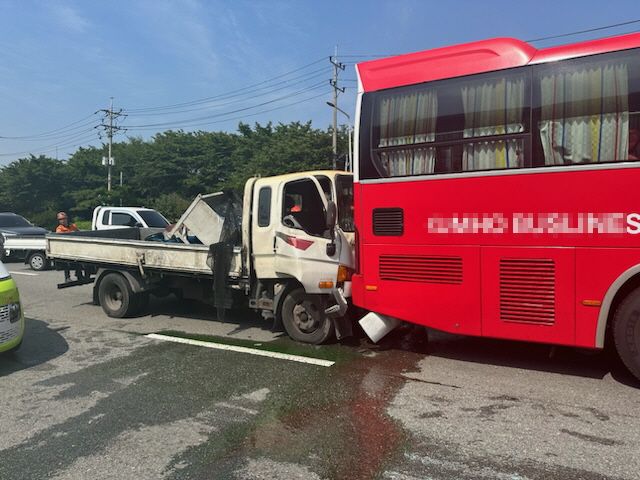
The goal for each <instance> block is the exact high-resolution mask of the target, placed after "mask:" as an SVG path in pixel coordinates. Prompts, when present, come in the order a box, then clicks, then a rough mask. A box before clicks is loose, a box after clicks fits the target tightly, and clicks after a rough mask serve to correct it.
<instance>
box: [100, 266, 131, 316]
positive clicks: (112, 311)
mask: <svg viewBox="0 0 640 480" xmlns="http://www.w3.org/2000/svg"><path fill="white" fill-rule="evenodd" d="M98 299H99V300H100V305H101V306H102V310H103V311H104V313H106V314H107V315H108V316H110V317H112V318H124V317H129V316H131V315H133V314H134V313H135V310H136V308H137V307H138V302H137V301H136V298H135V296H134V293H133V291H132V290H131V285H129V282H128V281H127V279H126V278H124V277H123V276H122V275H120V274H119V273H107V274H106V275H105V276H104V278H103V279H102V281H101V282H100V287H99V288H98Z"/></svg>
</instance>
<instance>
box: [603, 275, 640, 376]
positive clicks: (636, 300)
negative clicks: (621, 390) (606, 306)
mask: <svg viewBox="0 0 640 480" xmlns="http://www.w3.org/2000/svg"><path fill="white" fill-rule="evenodd" d="M609 334H610V338H611V340H612V341H613V345H615V349H616V352H617V354H618V356H619V357H620V360H621V361H622V363H623V364H624V365H625V367H627V370H629V371H630V372H631V373H632V374H633V376H634V377H636V378H637V379H638V380H640V286H639V285H636V286H635V288H634V289H633V290H631V291H630V292H628V293H627V294H626V295H624V297H623V298H622V299H621V300H620V302H619V303H618V305H617V306H616V308H615V310H614V311H613V317H612V321H611V326H610V328H609Z"/></svg>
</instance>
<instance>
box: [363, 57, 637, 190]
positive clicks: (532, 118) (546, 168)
mask: <svg viewBox="0 0 640 480" xmlns="http://www.w3.org/2000/svg"><path fill="white" fill-rule="evenodd" d="M604 56H610V57H616V56H619V57H621V58H624V57H626V58H633V57H634V56H635V57H636V58H640V48H639V47H634V48H629V49H623V50H614V51H611V52H604V53H597V54H593V55H584V56H580V57H572V58H567V59H565V60H559V61H554V62H545V63H539V64H535V63H534V64H528V65H524V66H521V67H515V68H509V69H503V70H496V71H492V72H484V73H479V74H472V75H465V76H461V77H453V78H447V79H442V80H436V81H431V82H424V83H420V84H415V85H409V86H401V87H397V88H390V89H384V90H377V91H372V92H365V93H363V96H362V99H361V112H360V113H361V115H360V118H361V120H360V140H359V142H360V143H359V150H360V155H359V156H358V157H359V158H358V178H357V180H358V181H360V182H365V183H374V182H375V183H377V182H378V181H381V180H382V181H384V183H387V182H393V181H407V180H414V179H418V180H425V179H429V178H433V177H435V178H466V177H476V176H485V175H511V174H522V173H544V172H558V171H567V170H568V171H577V170H598V169H611V168H634V167H636V168H637V167H640V161H637V160H617V161H616V160H610V161H605V162H584V163H572V164H564V165H545V164H542V165H540V164H536V162H535V159H534V157H533V155H534V154H542V153H541V152H540V151H541V150H542V146H541V143H540V131H539V127H538V122H539V120H540V117H541V114H540V104H539V103H540V102H539V97H540V95H539V93H536V92H537V89H538V88H539V86H540V84H539V78H540V72H544V71H545V70H547V71H548V70H553V69H557V70H558V71H560V69H562V67H563V66H564V65H575V64H579V63H583V62H584V63H588V62H589V59H597V57H604ZM608 60H609V59H606V58H605V59H603V60H601V61H602V62H606V61H608ZM594 61H596V62H597V60H594ZM638 63H639V64H640V60H639V61H638ZM513 70H523V71H525V72H527V75H525V76H526V78H527V81H528V85H527V86H526V88H527V89H528V94H529V95H528V97H529V98H528V106H527V107H525V108H528V118H527V122H528V130H527V129H525V131H524V132H522V133H518V134H505V135H499V136H492V137H489V136H487V137H475V138H477V139H478V141H486V140H489V139H493V140H495V139H500V140H507V139H512V138H517V137H519V136H520V137H522V138H525V152H526V154H527V156H526V157H525V162H524V165H523V166H522V167H517V168H514V167H512V168H492V169H483V170H466V171H455V172H438V171H434V172H432V173H426V174H425V173H420V174H414V175H402V176H390V175H386V174H385V175H383V174H382V173H381V168H379V166H376V160H375V159H374V157H373V155H374V150H381V148H373V142H374V129H375V127H374V121H375V113H376V110H375V105H376V98H377V97H378V95H380V94H381V93H382V92H393V91H410V89H411V88H414V89H419V88H420V87H422V86H424V85H435V86H437V84H438V83H442V82H447V83H452V84H454V83H455V82H457V81H464V80H465V79H469V78H474V77H480V76H486V75H494V76H495V75H501V74H503V73H504V72H509V71H513ZM632 94H636V95H638V96H640V88H639V89H638V90H637V91H635V90H631V89H630V91H629V97H631V96H632ZM638 107H639V108H638V110H637V111H635V110H633V111H632V110H631V106H630V107H629V115H630V116H631V115H637V116H638V117H640V105H639V106H638ZM437 135H438V131H437V128H436V140H435V141H433V142H423V143H420V144H405V145H398V146H393V147H382V149H384V150H386V151H392V149H400V150H402V149H410V148H428V147H433V148H438V147H442V146H446V145H449V144H451V145H453V144H461V143H470V142H469V139H461V140H452V141H450V142H438V141H437ZM495 137H499V138H495ZM363 153H364V156H365V157H366V159H367V164H366V165H365V164H364V163H363V155H362V154H363ZM372 173H375V174H376V176H372V175H371V174H372ZM363 174H364V175H363Z"/></svg>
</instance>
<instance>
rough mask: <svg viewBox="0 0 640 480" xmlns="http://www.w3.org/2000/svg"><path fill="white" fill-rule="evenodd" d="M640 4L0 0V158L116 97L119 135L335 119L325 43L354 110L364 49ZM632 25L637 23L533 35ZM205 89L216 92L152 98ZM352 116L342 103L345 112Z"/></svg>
mask: <svg viewBox="0 0 640 480" xmlns="http://www.w3.org/2000/svg"><path fill="white" fill-rule="evenodd" d="M636 5H637V3H636V2H633V1H616V2H602V1H587V0H583V1H562V2H561V1H559V0H555V1H548V0H542V1H536V2H514V1H454V0H451V1H448V2H430V1H417V0H416V1H413V0H411V1H410V0H407V1H402V0H397V1H374V0H371V1H364V0H361V1H351V2H350V1H346V0H343V1H340V2H337V1H331V0H325V1H322V2H320V1H303V0H299V1H294V0H291V1H280V0H276V1H243V0H235V1H227V2H224V1H215V0H211V1H205V0H183V1H179V0H175V1H167V0H129V1H120V0H115V1H114V0H110V1H106V2H98V1H92V2H90V1H70V0H67V1H65V0H60V1H53V0H52V1H29V0H21V1H18V0H0V59H1V60H0V137H27V138H23V139H10V138H0V165H3V164H7V163H8V162H10V161H12V160H15V159H17V158H20V157H24V156H26V155H27V152H32V153H34V154H40V153H44V154H46V155H48V156H52V157H55V156H56V147H57V155H58V157H59V158H61V159H64V158H67V157H68V155H69V154H70V153H72V152H73V151H75V150H76V149H77V147H78V146H79V145H101V140H100V139H99V138H98V137H97V129H95V128H93V127H94V126H95V125H97V124H98V123H99V121H100V117H99V116H98V115H93V114H94V112H95V111H96V110H98V109H102V108H106V107H107V106H108V104H109V98H110V97H114V108H115V109H122V110H123V112H125V113H128V114H129V116H127V117H126V118H123V119H121V123H120V124H121V125H122V126H123V127H128V128H129V130H128V131H127V132H126V133H124V134H123V135H120V136H118V137H116V140H123V139H124V138H125V136H126V135H129V136H141V137H143V138H149V137H150V136H152V135H153V134H154V133H157V132H160V131H164V130H167V129H169V128H173V129H177V128H181V127H182V128H183V129H184V130H187V131H189V130H226V131H235V130H236V127H237V124H238V122H239V121H240V120H242V121H245V122H247V123H251V124H253V123H254V122H260V123H266V122H267V121H269V120H272V121H274V122H289V121H293V120H300V121H307V120H312V121H313V125H314V126H315V127H318V128H326V127H327V126H329V125H330V123H331V109H330V108H329V107H328V106H327V105H326V103H325V102H326V101H327V100H331V98H332V97H331V89H330V87H329V83H328V80H329V78H330V76H331V65H330V64H329V61H328V56H329V55H331V54H332V53H333V50H334V46H335V45H336V44H337V45H338V53H339V56H340V57H341V58H340V59H341V60H342V61H343V62H345V63H347V66H346V70H345V71H344V72H341V74H340V78H341V85H342V86H346V87H347V91H346V92H345V94H343V95H341V96H340V100H339V105H340V107H341V108H343V109H344V110H345V111H347V112H348V113H349V114H351V115H352V113H353V110H354V106H355V85H356V84H355V82H354V81H353V79H355V73H354V67H353V64H354V63H355V62H356V61H361V60H365V59H367V58H371V56H372V55H381V54H388V53H389V54H394V53H406V52H411V51H418V50H424V49H428V48H434V47H438V46H444V45H450V44H455V43H461V42H467V41H474V40H480V39H484V38H491V37H497V36H512V37H516V38H520V39H523V40H527V39H532V38H539V37H544V36H548V35H555V34H561V33H565V32H574V31H578V30H583V29H589V28H593V27H599V26H603V25H610V24H615V23H621V22H625V21H630V20H635V19H637V18H640V13H636V12H637V11H638V9H637V8H635V6H636ZM614 7H615V8H614ZM635 30H640V24H634V25H627V26H625V27H619V28H615V29H611V30H605V31H602V32H595V33H590V34H586V35H577V36H574V37H569V38H566V39H556V40H551V41H546V42H538V43H536V44H535V45H536V46H537V47H540V48H542V47H545V46H550V45H554V44H560V43H571V42H573V41H579V40H581V39H584V38H596V37H599V36H606V35H611V34H614V33H626V32H630V31H635ZM252 85H253V87H251V86H252ZM245 87H249V88H245ZM210 97H218V98H213V99H211V100H209V101H207V102H199V103H193V104H189V105H185V106H182V107H176V108H171V109H167V108H164V109H157V108H156V107H164V106H172V105H176V104H181V103H188V102H192V101H196V100H200V99H204V98H210ZM145 109H146V110H145ZM149 109H150V110H149ZM259 112H264V113H259ZM193 119H199V120H193ZM346 121H347V120H346V118H344V117H342V116H341V118H340V122H341V123H343V122H346ZM158 124H159V125H158ZM147 125H150V126H148V127H147ZM52 131H53V132H52ZM47 132H52V133H47ZM42 133H45V135H41V134H42Z"/></svg>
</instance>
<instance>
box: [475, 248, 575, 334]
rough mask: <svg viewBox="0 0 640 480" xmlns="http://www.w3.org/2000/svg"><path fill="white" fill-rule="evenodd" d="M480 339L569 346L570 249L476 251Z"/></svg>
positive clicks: (571, 321) (571, 323)
mask: <svg viewBox="0 0 640 480" xmlns="http://www.w3.org/2000/svg"><path fill="white" fill-rule="evenodd" d="M481 262H482V335H483V336H486V337H496V338H509V339H513V340H525V341H532V342H544V343H558V344H565V345H571V344H573V343H574V341H575V250H574V249H573V248H532V247H522V248H518V247H510V248H504V247H482V250H481Z"/></svg>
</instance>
